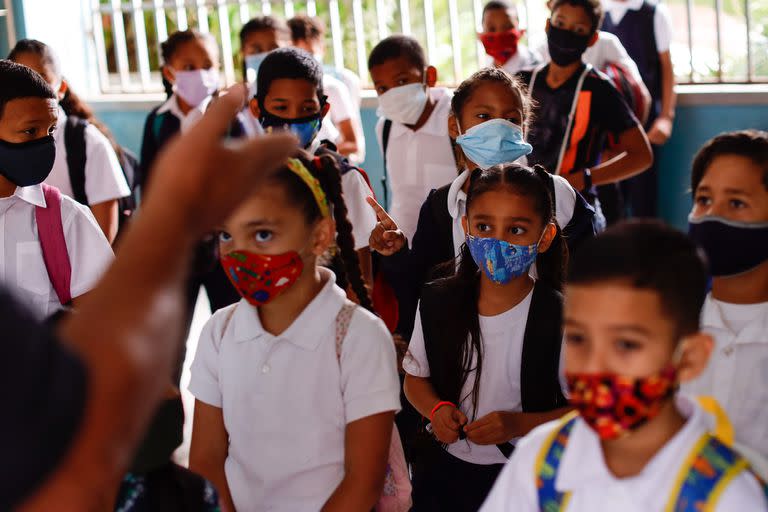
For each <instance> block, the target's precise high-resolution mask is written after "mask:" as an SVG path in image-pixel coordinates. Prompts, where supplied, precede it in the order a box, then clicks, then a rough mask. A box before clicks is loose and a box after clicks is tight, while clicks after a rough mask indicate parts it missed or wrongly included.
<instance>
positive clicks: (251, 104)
mask: <svg viewBox="0 0 768 512" xmlns="http://www.w3.org/2000/svg"><path fill="white" fill-rule="evenodd" d="M248 108H249V109H250V111H251V114H252V115H253V117H255V118H256V119H258V118H260V117H261V109H260V108H259V100H257V99H256V98H251V99H250V100H249V101H248Z"/></svg>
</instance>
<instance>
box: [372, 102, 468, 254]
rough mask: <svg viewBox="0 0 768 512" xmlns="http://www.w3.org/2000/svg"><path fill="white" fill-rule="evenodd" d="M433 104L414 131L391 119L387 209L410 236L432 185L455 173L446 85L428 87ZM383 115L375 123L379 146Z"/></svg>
mask: <svg viewBox="0 0 768 512" xmlns="http://www.w3.org/2000/svg"><path fill="white" fill-rule="evenodd" d="M429 94H430V97H431V98H432V100H433V101H434V102H435V108H434V110H433V111H432V114H431V115H430V116H429V119H427V122H426V123H425V124H424V126H422V127H421V128H419V129H418V130H416V131H413V130H411V129H410V128H408V127H407V126H405V125H404V124H401V123H397V122H393V123H392V130H391V132H390V134H389V145H388V147H387V155H386V159H387V170H386V172H387V179H388V185H389V189H390V190H391V191H392V195H391V201H390V206H389V213H390V215H391V216H392V218H393V219H394V220H395V221H396V222H397V225H398V226H399V227H400V229H401V230H402V231H403V233H405V236H406V237H407V238H408V239H409V240H412V239H413V234H414V233H415V232H416V225H417V223H418V220H419V211H420V209H421V205H422V204H423V203H424V200H425V199H426V198H427V196H428V195H429V192H430V191H431V190H432V189H436V188H440V187H442V186H443V185H447V184H448V183H450V182H451V181H453V179H454V178H455V177H456V161H455V159H454V156H453V148H452V147H451V139H450V137H449V136H448V114H449V113H450V110H451V95H450V93H449V92H448V90H447V89H443V88H434V87H432V88H430V89H429ZM383 127H384V119H383V118H381V119H379V122H378V124H377V125H376V137H377V139H378V141H379V147H382V131H383Z"/></svg>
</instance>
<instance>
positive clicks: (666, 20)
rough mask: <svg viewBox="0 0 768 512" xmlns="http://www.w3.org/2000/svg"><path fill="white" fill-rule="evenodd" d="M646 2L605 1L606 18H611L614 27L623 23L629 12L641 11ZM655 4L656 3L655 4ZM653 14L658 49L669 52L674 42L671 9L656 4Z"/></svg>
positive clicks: (636, 0) (630, 0) (661, 4)
mask: <svg viewBox="0 0 768 512" xmlns="http://www.w3.org/2000/svg"><path fill="white" fill-rule="evenodd" d="M643 3H645V0H603V9H605V14H606V16H610V17H611V21H613V23H614V25H618V24H619V23H621V20H622V19H624V15H625V14H627V11H639V10H640V8H641V7H642V6H643ZM654 3H655V2H654ZM655 5H656V10H655V11H654V14H653V35H654V37H655V38H656V49H657V50H658V52H659V53H664V52H666V51H669V45H670V43H671V42H672V19H671V18H670V15H669V9H667V6H666V5H664V4H663V3H655Z"/></svg>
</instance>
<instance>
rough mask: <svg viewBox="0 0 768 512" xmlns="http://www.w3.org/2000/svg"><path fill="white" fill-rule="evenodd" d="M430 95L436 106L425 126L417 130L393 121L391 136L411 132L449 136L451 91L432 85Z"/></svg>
mask: <svg viewBox="0 0 768 512" xmlns="http://www.w3.org/2000/svg"><path fill="white" fill-rule="evenodd" d="M429 97H430V98H431V99H432V101H434V102H435V108H434V110H432V113H431V114H430V115H429V119H427V122H426V123H424V126H422V127H421V128H419V129H418V130H416V131H415V132H414V131H413V130H411V129H410V128H408V127H407V126H405V125H404V124H402V123H398V122H393V123H392V134H391V137H398V136H400V135H403V134H409V133H424V134H427V135H434V136H436V137H448V123H447V122H446V119H448V112H449V111H450V109H451V93H450V92H449V91H448V89H446V88H444V87H430V88H429Z"/></svg>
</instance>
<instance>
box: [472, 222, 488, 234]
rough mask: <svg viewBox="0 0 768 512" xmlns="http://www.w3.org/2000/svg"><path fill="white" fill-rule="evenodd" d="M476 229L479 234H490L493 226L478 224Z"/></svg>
mask: <svg viewBox="0 0 768 512" xmlns="http://www.w3.org/2000/svg"><path fill="white" fill-rule="evenodd" d="M475 227H476V228H477V231H478V232H479V233H488V232H489V231H490V230H491V226H489V225H488V224H483V223H482V222H480V223H478V224H477V225H476V226H475Z"/></svg>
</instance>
